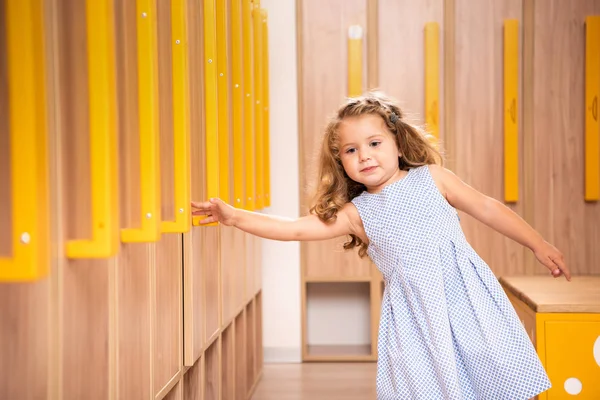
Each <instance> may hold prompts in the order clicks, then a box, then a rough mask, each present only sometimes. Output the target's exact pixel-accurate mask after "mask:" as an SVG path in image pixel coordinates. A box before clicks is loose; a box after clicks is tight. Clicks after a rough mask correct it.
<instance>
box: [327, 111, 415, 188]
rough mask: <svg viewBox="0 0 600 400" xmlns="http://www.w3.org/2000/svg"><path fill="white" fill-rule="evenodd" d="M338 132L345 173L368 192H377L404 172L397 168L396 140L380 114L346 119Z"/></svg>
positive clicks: (398, 153) (397, 152)
mask: <svg viewBox="0 0 600 400" xmlns="http://www.w3.org/2000/svg"><path fill="white" fill-rule="evenodd" d="M338 132H339V137H340V159H341V161H342V165H343V167H344V170H345V171H346V174H348V176H349V177H350V178H351V179H352V180H354V181H356V182H360V183H362V184H363V185H365V186H366V187H367V190H368V191H369V192H378V191H380V190H381V189H382V188H383V187H384V186H386V185H388V184H390V183H392V182H394V181H396V180H398V179H399V178H400V177H401V176H402V175H403V172H402V171H400V168H399V167H398V157H399V156H400V152H399V150H398V146H397V145H396V139H395V137H394V136H393V134H392V133H391V132H390V131H389V130H388V128H387V127H386V125H385V122H384V121H383V118H381V116H379V115H374V114H366V115H361V116H358V117H349V118H345V119H344V120H343V121H342V122H341V124H340V127H339V130H338Z"/></svg>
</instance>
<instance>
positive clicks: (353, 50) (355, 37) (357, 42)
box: [348, 25, 363, 97]
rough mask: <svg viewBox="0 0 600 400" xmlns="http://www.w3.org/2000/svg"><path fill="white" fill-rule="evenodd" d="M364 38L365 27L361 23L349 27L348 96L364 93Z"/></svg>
mask: <svg viewBox="0 0 600 400" xmlns="http://www.w3.org/2000/svg"><path fill="white" fill-rule="evenodd" d="M362 39H363V28H362V27H361V26H360V25H353V26H351V27H350V28H348V97H357V96H360V95H361V94H362V75H363V72H362V70H363V68H362V64H363V60H362V47H363V45H362Z"/></svg>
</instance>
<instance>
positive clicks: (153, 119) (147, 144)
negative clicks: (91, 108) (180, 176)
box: [121, 0, 162, 243]
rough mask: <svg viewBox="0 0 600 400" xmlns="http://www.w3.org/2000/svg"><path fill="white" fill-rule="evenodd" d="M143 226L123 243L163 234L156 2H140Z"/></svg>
mask: <svg viewBox="0 0 600 400" xmlns="http://www.w3.org/2000/svg"><path fill="white" fill-rule="evenodd" d="M136 12H137V14H136V17H137V18H136V24H137V61H138V63H137V66H138V107H139V138H140V202H141V207H140V209H141V217H140V220H141V226H140V227H139V228H124V229H121V241H122V242H123V243H134V242H137V243H139V242H156V241H157V240H159V239H160V233H161V219H162V218H161V209H160V207H161V206H160V202H161V193H160V158H159V142H158V141H159V136H158V135H159V122H158V112H159V111H158V65H157V64H158V56H157V52H158V50H157V37H156V35H157V27H156V25H157V15H156V2H155V1H153V0H137V1H136Z"/></svg>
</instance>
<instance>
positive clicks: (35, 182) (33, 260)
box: [0, 0, 50, 281]
mask: <svg viewBox="0 0 600 400" xmlns="http://www.w3.org/2000/svg"><path fill="white" fill-rule="evenodd" d="M43 3H44V2H43V1H41V0H21V1H8V2H5V3H4V5H5V7H6V14H5V16H4V18H6V28H7V30H6V39H7V51H8V60H7V67H8V96H9V134H10V172H11V178H10V180H11V203H12V217H13V218H12V235H11V237H12V258H8V257H0V281H27V280H34V279H40V278H43V277H44V276H45V275H46V274H47V273H48V265H49V261H50V260H49V257H50V255H49V251H48V248H49V245H48V241H49V235H48V231H49V225H48V215H49V212H50V210H49V208H48V200H49V199H48V170H47V166H48V138H47V126H46V87H45V81H46V78H45V70H44V66H45V50H44V18H43V16H44V7H43ZM2 229H6V227H3V228H2Z"/></svg>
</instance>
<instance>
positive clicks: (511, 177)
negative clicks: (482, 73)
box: [504, 20, 519, 203]
mask: <svg viewBox="0 0 600 400" xmlns="http://www.w3.org/2000/svg"><path fill="white" fill-rule="evenodd" d="M518 95H519V21H518V20H506V21H504V201H505V202H507V203H515V202H517V201H518V200H519V113H518V109H519V102H518Z"/></svg>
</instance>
